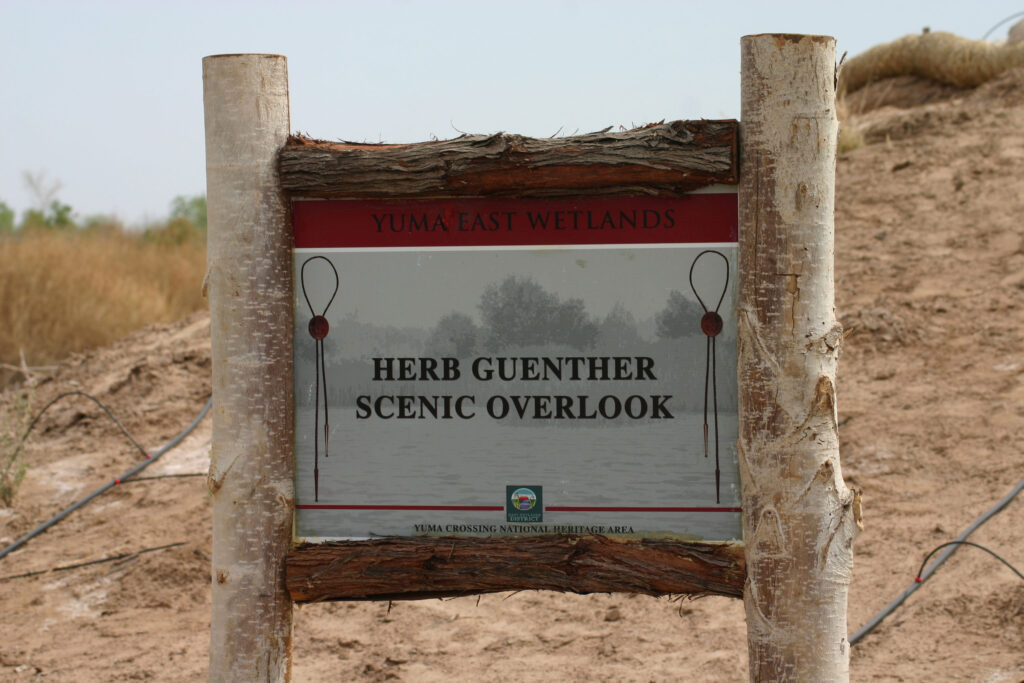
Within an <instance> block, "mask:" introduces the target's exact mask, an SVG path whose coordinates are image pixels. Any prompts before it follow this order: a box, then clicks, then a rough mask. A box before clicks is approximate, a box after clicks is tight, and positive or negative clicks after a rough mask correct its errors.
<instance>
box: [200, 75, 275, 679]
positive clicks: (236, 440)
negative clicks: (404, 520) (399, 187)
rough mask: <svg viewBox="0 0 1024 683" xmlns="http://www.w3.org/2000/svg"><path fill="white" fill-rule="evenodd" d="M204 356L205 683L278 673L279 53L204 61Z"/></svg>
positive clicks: (269, 676) (255, 677)
mask: <svg viewBox="0 0 1024 683" xmlns="http://www.w3.org/2000/svg"><path fill="white" fill-rule="evenodd" d="M203 85H204V93H203V101H204V105H205V110H206V178H207V181H206V182H207V190H206V191H207V202H208V211H209V235H208V247H207V263H208V265H207V275H206V284H207V286H208V293H209V298H210V324H211V331H210V332H211V334H210V336H211V344H212V353H213V451H212V455H211V461H210V476H209V480H208V485H209V488H210V493H211V495H212V496H213V563H212V564H213V566H212V579H213V588H212V618H211V639H210V680H212V681H233V680H240V681H282V680H288V678H289V675H290V669H291V631H292V603H291V599H290V598H289V596H288V593H287V592H286V590H285V583H284V558H285V554H286V553H287V552H288V550H289V546H290V545H291V540H292V510H293V505H294V494H293V487H294V483H293V480H292V476H293V475H292V470H293V461H294V452H293V451H294V416H293V413H292V392H293V389H292V315H293V313H292V254H291V234H290V229H289V219H288V204H287V202H286V200H285V198H284V196H283V195H282V193H281V190H280V187H279V183H278V178H277V153H278V150H279V149H280V148H281V146H282V145H284V143H285V140H286V139H287V138H288V128H289V114H288V69H287V61H286V60H285V58H284V57H281V56H278V55H218V56H213V57H206V58H204V59H203Z"/></svg>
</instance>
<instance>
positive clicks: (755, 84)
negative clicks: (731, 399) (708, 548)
mask: <svg viewBox="0 0 1024 683" xmlns="http://www.w3.org/2000/svg"><path fill="white" fill-rule="evenodd" d="M741 48H742V62H741V73H742V75H741V86H742V106H741V111H742V120H741V122H740V148H741V151H740V187H739V202H740V203H739V220H740V265H739V279H740V282H739V286H740V293H739V309H740V310H739V344H740V348H739V373H740V396H739V404H740V405H739V410H740V441H739V453H740V475H741V479H742V485H743V491H742V495H743V527H744V529H743V536H744V540H745V543H746V566H747V582H746V587H745V590H744V602H745V605H746V612H747V638H748V647H749V656H750V679H751V680H752V681H846V680H849V651H850V646H849V643H848V642H847V640H846V599H847V593H848V588H849V583H850V578H851V571H852V564H853V555H852V544H853V539H854V537H855V536H856V534H857V530H858V528H859V525H860V509H859V498H858V496H857V494H856V492H854V491H851V490H850V489H848V488H847V487H846V484H845V483H844V482H843V479H842V474H841V472H840V467H839V440H838V425H837V418H836V398H835V376H836V363H837V359H838V355H839V345H840V341H841V340H842V338H843V333H842V328H841V327H840V325H839V323H838V322H837V321H836V318H835V307H834V285H833V233H834V226H833V208H834V194H835V154H836V135H837V131H838V125H837V121H836V111H835V40H834V39H833V38H831V37H827V36H800V35H779V34H769V35H756V36H746V37H744V38H743V39H742V41H741Z"/></svg>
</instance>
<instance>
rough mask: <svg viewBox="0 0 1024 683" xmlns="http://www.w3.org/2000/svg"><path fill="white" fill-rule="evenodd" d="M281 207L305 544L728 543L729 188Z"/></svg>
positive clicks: (299, 518) (731, 379)
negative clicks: (290, 241) (441, 538)
mask: <svg viewBox="0 0 1024 683" xmlns="http://www.w3.org/2000/svg"><path fill="white" fill-rule="evenodd" d="M292 211H293V216H292V218H293V225H294V230H295V273H296V298H295V305H296V331H295V334H296V336H295V396H296V531H297V534H298V536H299V537H301V538H337V539H351V538H372V537H376V536H413V535H437V534H440V535H445V534H454V535H477V536H481V535H485V536H493V535H499V536H500V535H522V534H536V533H601V534H606V535H618V536H626V537H667V538H688V539H703V540H730V539H735V538H738V537H739V536H740V524H739V484H738V479H739V476H738V467H737V464H736V452H735V442H736V438H737V416H736V412H737V408H736V400H737V399H736V394H737V390H736V345H735V339H736V323H735V315H734V309H735V282H736V278H735V272H734V271H735V261H736V230H737V228H736V195H735V193H734V192H731V191H723V192H721V193H718V192H707V193H696V194H692V195H688V196H685V197H681V198H604V197H602V198H587V197H582V198H574V199H486V200H484V199H468V200H449V199H446V200H416V201H412V200H409V201H376V200H374V201H370V200H365V201H364V200H352V201H296V202H293V205H292ZM587 530H590V531H587Z"/></svg>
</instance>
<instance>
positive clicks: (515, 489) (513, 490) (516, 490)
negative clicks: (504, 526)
mask: <svg viewBox="0 0 1024 683" xmlns="http://www.w3.org/2000/svg"><path fill="white" fill-rule="evenodd" d="M542 488H543V487H540V486H506V487H505V521H506V522H543V521H544V501H543V498H542V495H543V492H542Z"/></svg>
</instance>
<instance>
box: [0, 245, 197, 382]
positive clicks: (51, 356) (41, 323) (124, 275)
mask: <svg viewBox="0 0 1024 683" xmlns="http://www.w3.org/2000/svg"><path fill="white" fill-rule="evenodd" d="M204 263H205V254H204V246H203V244H202V242H201V241H200V240H197V239H194V240H188V241H184V242H183V243H181V244H160V243H157V242H155V241H153V240H144V239H142V238H140V237H137V236H134V235H127V234H124V233H121V232H119V231H115V230H110V231H88V230H86V231H76V232H73V233H68V232H57V231H50V230H38V231H28V232H25V233H24V234H18V235H15V236H7V237H3V238H2V239H0V301H2V302H3V306H2V308H0V363H5V364H16V363H17V362H18V358H19V350H24V353H25V357H26V359H27V361H28V364H29V365H32V366H38V365H46V364H49V363H52V362H54V361H57V360H60V359H61V358H63V357H65V356H66V355H68V354H69V353H71V352H74V351H81V350H83V349H87V348H92V347H97V346H103V345H106V344H109V343H110V342H112V341H114V340H115V339H118V338H120V337H122V336H124V335H125V334H127V333H129V332H131V331H132V330H135V329H137V328H139V327H142V326H143V325H146V324H149V323H155V322H170V321H172V320H177V319H179V318H181V317H183V316H185V315H186V314H188V313H190V312H192V311H194V310H197V309H199V308H203V307H205V306H206V302H205V300H204V299H203V297H202V295H201V292H200V287H201V283H202V278H203V268H204Z"/></svg>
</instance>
